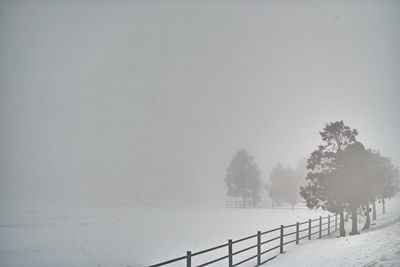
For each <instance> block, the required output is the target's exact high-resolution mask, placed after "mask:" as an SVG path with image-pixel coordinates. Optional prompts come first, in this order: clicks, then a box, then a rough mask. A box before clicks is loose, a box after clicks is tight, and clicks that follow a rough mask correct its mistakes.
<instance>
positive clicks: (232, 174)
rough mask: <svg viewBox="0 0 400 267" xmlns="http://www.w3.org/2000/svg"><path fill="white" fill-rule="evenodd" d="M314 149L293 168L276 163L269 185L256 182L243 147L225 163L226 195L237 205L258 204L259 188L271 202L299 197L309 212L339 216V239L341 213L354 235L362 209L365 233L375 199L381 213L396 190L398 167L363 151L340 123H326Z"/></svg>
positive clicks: (254, 170) (293, 200)
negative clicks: (349, 220) (239, 200)
mask: <svg viewBox="0 0 400 267" xmlns="http://www.w3.org/2000/svg"><path fill="white" fill-rule="evenodd" d="M320 135H321V138H322V144H321V145H319V146H318V147H317V148H316V149H315V150H314V151H313V152H312V153H311V155H310V157H309V158H308V159H307V160H306V161H305V162H304V164H303V165H306V166H305V168H306V171H303V169H305V168H304V167H303V168H301V166H302V164H301V163H300V164H299V166H298V167H297V168H295V169H292V168H290V167H284V166H282V165H281V164H278V165H276V166H275V167H274V168H273V169H272V171H271V174H270V176H269V182H266V183H262V182H261V178H260V176H261V173H260V171H259V169H258V167H257V165H256V164H255V163H254V157H253V156H251V155H249V154H248V152H247V151H246V150H244V149H241V150H239V151H238V152H237V153H236V154H235V155H234V157H233V159H232V160H231V162H230V164H229V166H228V168H227V173H226V176H225V183H226V185H227V188H228V196H232V197H240V198H242V200H243V204H245V202H246V201H248V200H252V201H253V203H254V205H256V203H257V201H259V200H260V193H261V192H262V190H267V191H268V194H269V197H270V198H271V199H273V200H274V201H276V202H278V203H279V202H289V203H291V204H295V203H297V202H298V201H299V200H300V196H301V197H302V198H303V199H304V200H305V201H306V204H307V207H309V208H310V209H318V208H321V209H324V210H327V211H330V212H333V213H336V214H339V216H340V217H341V220H340V222H341V223H340V227H339V229H340V236H345V234H346V233H345V229H344V219H345V218H344V212H345V211H348V212H350V213H351V214H352V230H351V233H350V234H358V233H359V232H358V229H357V216H358V212H357V211H359V210H364V213H365V216H366V222H365V225H364V229H368V228H369V227H370V223H371V218H370V217H371V216H370V213H371V208H370V206H371V205H372V219H376V201H378V200H379V201H380V202H381V203H382V205H383V211H384V209H385V206H384V205H385V199H386V198H391V197H393V196H394V195H395V194H396V192H398V191H399V176H400V175H399V169H398V168H396V167H395V166H393V164H392V162H391V159H390V158H387V157H384V156H382V155H380V153H379V151H376V150H373V149H366V148H365V147H364V145H363V144H362V143H361V142H360V141H358V140H357V136H358V132H357V130H356V129H351V128H350V127H349V126H346V125H345V124H344V123H343V121H337V122H332V123H329V124H326V125H325V127H324V129H323V130H322V131H321V132H320Z"/></svg>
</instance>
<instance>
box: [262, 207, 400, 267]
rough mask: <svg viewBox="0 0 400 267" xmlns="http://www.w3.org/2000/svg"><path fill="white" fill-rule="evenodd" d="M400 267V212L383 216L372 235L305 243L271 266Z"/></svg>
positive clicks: (276, 260)
mask: <svg viewBox="0 0 400 267" xmlns="http://www.w3.org/2000/svg"><path fill="white" fill-rule="evenodd" d="M294 265H296V266H300V267H301V266H325V267H334V266H335V267H336V266H341V267H346V266H354V267H356V266H357V267H358V266H368V267H369V266H371V267H372V266H376V267H378V266H393V267H395V266H396V267H398V266H400V210H397V211H396V210H392V211H391V212H389V213H388V214H387V215H385V216H382V217H381V218H380V219H379V220H378V221H377V222H376V223H375V225H374V226H372V227H371V229H370V230H369V231H368V232H362V233H361V234H360V235H356V236H346V237H342V238H336V237H332V238H324V239H319V240H315V241H312V242H304V243H302V244H300V245H299V246H296V247H295V248H293V249H291V250H289V251H287V252H286V253H285V254H283V255H280V256H279V257H277V258H276V259H274V260H273V261H270V262H269V263H267V264H265V267H268V266H294Z"/></svg>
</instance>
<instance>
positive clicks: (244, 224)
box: [0, 201, 400, 267]
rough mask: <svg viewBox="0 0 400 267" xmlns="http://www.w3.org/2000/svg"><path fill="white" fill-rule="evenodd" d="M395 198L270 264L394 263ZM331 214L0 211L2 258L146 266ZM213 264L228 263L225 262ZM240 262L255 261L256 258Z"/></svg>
mask: <svg viewBox="0 0 400 267" xmlns="http://www.w3.org/2000/svg"><path fill="white" fill-rule="evenodd" d="M397 202H399V201H397ZM397 202H396V203H397ZM393 203H395V201H388V203H387V211H388V212H387V214H386V215H385V216H382V215H381V213H380V206H379V205H378V208H379V209H378V211H379V212H378V216H379V220H378V221H377V222H376V225H374V226H373V227H372V231H369V232H367V233H365V232H363V233H362V234H361V235H359V236H351V237H350V236H349V237H345V238H327V239H320V240H312V241H308V240H302V241H301V243H300V245H298V246H295V245H293V246H287V247H285V250H287V252H286V253H285V254H282V255H279V256H278V257H277V258H276V259H274V260H273V261H271V262H269V263H267V264H266V265H265V266H291V265H293V262H296V266H310V265H312V266H338V265H343V266H353V265H352V264H353V262H354V264H355V266H362V264H364V265H367V264H374V263H375V262H378V261H379V264H380V263H381V262H384V263H388V264H389V263H391V262H394V263H393V264H395V263H396V262H395V261H393V260H392V259H393V258H394V256H393V255H398V256H399V255H400V254H396V253H399V251H398V250H396V245H395V244H397V245H398V240H397V239H398V238H397V239H396V240H397V241H396V242H397V243H393V242H395V241H393V242H391V241H390V242H389V240H388V238H389V237H388V235H389V234H392V233H395V234H396V235H397V236H400V235H399V234H400V233H399V223H393V222H395V221H396V220H397V218H399V216H400V214H398V213H395V212H396V211H399V210H400V209H399V208H398V206H399V205H397V206H396V205H394V204H393ZM327 214H328V213H326V212H320V211H319V212H315V211H309V210H304V209H302V210H300V209H299V210H294V211H292V210H278V209H274V210H271V209H225V208H220V209H219V208H215V209H199V208H197V209H190V208H167V207H151V206H149V207H142V208H137V207H136V208H133V207H125V208H119V209H113V210H102V211H97V212H96V213H94V212H82V211H81V212H23V213H16V212H12V213H4V212H3V213H2V215H1V217H0V266H2V267H17V266H18V267H25V266H38V267H39V266H40V267H47V266H60V267H64V266H65V267H66V266H68V267H69V266H85V267H86V266H88V267H91V266H110V267H114V266H122V267H127V266H131V267H133V266H134V267H139V266H140V267H143V266H148V265H150V264H154V263H158V262H161V261H166V260H169V259H171V258H175V257H179V256H183V255H185V254H186V251H187V250H191V251H193V252H195V251H199V250H203V249H206V248H209V247H212V246H216V245H220V244H223V243H225V242H227V240H228V239H233V240H235V239H239V238H242V237H245V236H248V235H253V234H255V233H256V232H257V231H258V230H260V231H265V230H269V229H272V228H276V227H279V226H280V225H281V224H284V225H287V224H293V223H295V222H297V221H299V222H301V221H305V220H307V219H309V218H312V219H313V218H318V217H319V216H326V215H327ZM396 222H397V221H396ZM360 223H361V224H362V222H360ZM393 236H394V234H393V235H392V237H393ZM397 247H398V246H397ZM222 252H223V253H225V251H222ZM222 252H221V253H222ZM251 253H254V252H253V251H252V252H251ZM314 263H315V264H314ZM329 264H330V265H329ZM346 264H347V265H346ZM359 264H361V265H359ZM181 265H182V264H181ZM181 265H175V264H172V265H169V266H181ZM212 266H226V262H225V261H224V262H221V264H216V265H212ZM243 266H254V261H250V262H249V264H248V265H246V264H244V265H243ZM371 266H374V265H371ZM378 266H379V265H378ZM385 266H386V265H385ZM387 266H391V265H387Z"/></svg>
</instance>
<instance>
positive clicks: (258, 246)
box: [257, 231, 261, 265]
mask: <svg viewBox="0 0 400 267" xmlns="http://www.w3.org/2000/svg"><path fill="white" fill-rule="evenodd" d="M257 265H261V232H260V231H258V232H257Z"/></svg>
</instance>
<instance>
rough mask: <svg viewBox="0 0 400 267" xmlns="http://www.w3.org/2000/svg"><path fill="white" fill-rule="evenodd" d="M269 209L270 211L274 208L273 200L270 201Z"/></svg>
mask: <svg viewBox="0 0 400 267" xmlns="http://www.w3.org/2000/svg"><path fill="white" fill-rule="evenodd" d="M271 208H272V209H273V208H274V201H273V200H271Z"/></svg>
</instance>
